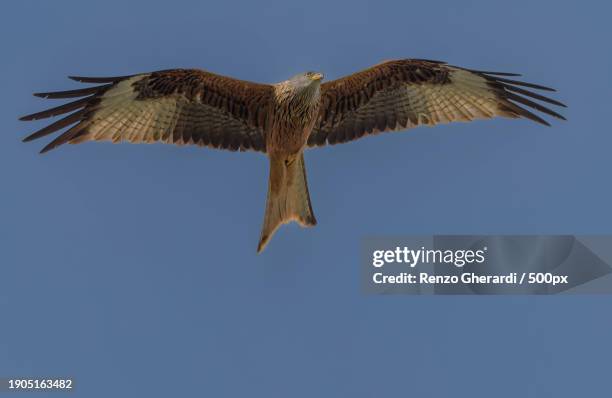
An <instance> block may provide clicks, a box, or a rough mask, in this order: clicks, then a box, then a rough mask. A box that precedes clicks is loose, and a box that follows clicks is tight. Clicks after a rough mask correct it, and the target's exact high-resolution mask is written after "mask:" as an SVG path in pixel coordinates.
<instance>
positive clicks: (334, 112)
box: [22, 59, 564, 251]
mask: <svg viewBox="0 0 612 398" xmlns="http://www.w3.org/2000/svg"><path fill="white" fill-rule="evenodd" d="M506 76H516V75H515V74H510V73H500V72H482V71H474V70H469V69H465V68H460V67H456V66H451V65H447V64H445V63H442V62H438V61H427V60H410V59H408V60H399V61H387V62H383V63H381V64H378V65H376V66H374V67H372V68H369V69H366V70H363V71H361V72H358V73H355V74H353V75H350V76H347V77H344V78H341V79H338V80H334V81H331V82H326V83H321V80H322V78H323V75H322V74H321V73H315V72H306V73H304V74H300V75H297V76H294V77H293V78H291V79H289V80H285V81H282V82H280V83H277V84H272V85H270V84H259V83H252V82H247V81H242V80H237V79H232V78H229V77H225V76H221V75H216V74H213V73H210V72H206V71H202V70H195V69H173V70H165V71H158V72H152V73H144V74H138V75H131V76H121V77H109V78H90V77H73V79H74V80H78V81H81V82H85V83H101V84H102V85H100V86H96V87H89V88H84V89H78V90H70V91H61V92H50V93H39V94H35V95H37V96H40V97H44V98H78V97H84V98H81V99H78V100H76V101H74V102H70V103H68V104H65V105H61V106H58V107H55V108H52V109H49V110H46V111H42V112H38V113H34V114H31V115H28V116H24V117H23V118H22V120H36V119H41V118H46V117H51V116H56V115H61V114H65V113H69V112H72V111H74V112H73V113H71V114H70V115H68V116H66V117H64V118H63V119H60V120H58V121H56V122H54V123H52V124H51V125H49V126H46V127H44V128H42V129H41V130H38V131H37V132H35V133H33V134H31V135H29V136H28V137H26V138H25V139H24V141H30V140H33V139H36V138H40V137H43V136H46V135H48V134H51V133H54V132H56V131H58V130H61V129H63V128H66V127H69V128H68V129H67V130H66V131H64V132H63V133H62V134H61V135H59V136H58V137H57V138H55V139H54V140H53V141H52V142H51V143H49V144H48V145H47V146H46V147H45V148H43V150H42V152H46V151H48V150H50V149H53V148H55V147H57V146H59V145H62V144H64V143H67V142H69V143H80V142H84V141H91V140H94V141H112V142H121V141H128V142H132V143H153V142H163V143H173V144H177V145H185V144H195V145H200V146H208V147H214V148H219V149H228V150H240V151H243V150H255V151H260V152H264V153H265V154H266V155H267V156H268V157H269V159H270V177H269V183H268V196H267V202H266V212H265V216H264V224H263V228H262V234H261V237H260V241H259V245H258V251H261V250H262V249H263V248H264V247H265V245H266V244H267V243H268V241H269V239H270V238H271V236H272V235H273V234H274V232H275V230H276V229H277V228H278V226H279V225H281V224H283V223H286V222H289V221H297V222H299V223H300V224H301V225H303V226H311V225H315V224H316V220H315V217H314V214H313V211H312V206H311V202H310V196H309V193H308V185H307V180H306V169H305V164H304V155H303V152H304V150H305V149H306V148H308V147H316V146H321V145H326V144H336V143H343V142H348V141H352V140H355V139H358V138H361V137H363V136H366V135H371V134H377V133H380V132H385V131H396V130H403V129H409V128H413V127H417V126H419V125H428V126H433V125H436V124H439V123H448V122H452V121H471V120H475V119H487V118H493V117H496V116H504V117H510V118H518V117H524V118H528V119H531V120H533V121H535V122H538V123H541V124H545V125H548V123H547V122H546V121H544V120H543V119H542V118H540V117H539V116H537V115H535V114H533V113H532V112H530V111H529V110H527V109H526V108H524V107H522V106H521V105H524V106H526V107H529V108H533V109H535V110H537V111H540V112H543V113H546V114H548V115H551V116H553V117H557V118H560V119H563V116H561V115H559V114H558V113H556V112H554V111H552V110H550V109H548V108H546V107H544V106H543V105H541V104H540V103H537V102H534V101H532V100H530V99H529V98H533V99H536V100H538V101H542V102H547V103H549V104H553V105H558V106H564V105H563V104H562V103H560V102H558V101H556V100H553V99H551V98H548V97H544V96H543V95H541V94H538V93H535V92H532V91H528V90H526V89H525V88H523V87H528V88H532V89H539V90H548V91H554V90H552V89H550V88H547V87H544V86H539V85H535V84H531V83H524V82H520V81H515V80H509V79H507V78H505V77H506ZM70 126H72V127H70Z"/></svg>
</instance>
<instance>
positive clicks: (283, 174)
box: [257, 153, 317, 253]
mask: <svg viewBox="0 0 612 398" xmlns="http://www.w3.org/2000/svg"><path fill="white" fill-rule="evenodd" d="M291 221H297V222H298V223H299V224H300V225H302V226H303V227H310V226H313V225H316V224H317V220H316V219H315V216H314V213H313V211H312V205H311V203H310V195H309V193H308V183H307V181H306V168H305V165H304V155H303V154H301V153H300V154H298V155H293V156H278V155H270V179H269V182H268V197H267V200H266V213H265V216H264V223H263V227H262V230H261V237H260V239H259V245H258V246H257V252H258V253H259V252H261V251H262V250H263V249H264V248H265V247H266V245H267V244H268V242H269V241H270V239H271V238H272V235H274V232H276V230H277V229H278V227H280V226H281V225H282V224H286V223H288V222H291Z"/></svg>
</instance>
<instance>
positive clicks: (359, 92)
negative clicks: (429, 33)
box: [308, 59, 565, 146]
mask: <svg viewBox="0 0 612 398" xmlns="http://www.w3.org/2000/svg"><path fill="white" fill-rule="evenodd" d="M506 76H517V75H516V74H513V73H500V72H483V71H475V70H469V69H465V68H460V67H456V66H451V65H447V64H446V63H444V62H438V61H428V60H417V59H406V60H399V61H387V62H383V63H381V64H378V65H376V66H373V67H371V68H369V69H366V70H363V71H361V72H358V73H355V74H353V75H350V76H346V77H344V78H341V79H338V80H334V81H331V82H327V83H324V84H322V85H321V97H322V99H321V101H322V102H321V110H320V114H319V119H318V122H317V124H316V125H315V127H314V129H313V131H312V133H311V134H310V136H309V139H308V145H309V146H321V145H326V144H336V143H343V142H348V141H352V140H356V139H358V138H361V137H363V136H366V135H369V134H376V133H380V132H385V131H396V130H405V129H408V128H412V127H416V126H419V125H430V126H432V125H436V124H439V123H448V122H453V121H471V120H475V119H488V118H493V117H496V116H504V117H511V118H518V117H524V118H527V119H531V120H533V121H535V122H538V123H542V124H545V125H548V123H547V122H546V121H545V120H543V119H542V118H540V117H539V116H537V115H535V114H534V113H532V112H531V111H529V110H528V109H526V108H525V107H527V108H532V109H535V110H537V111H539V112H542V113H545V114H548V115H550V116H553V117H556V118H559V119H564V118H563V116H561V115H559V114H558V113H556V112H554V111H552V110H550V109H548V108H546V107H544V106H543V105H541V104H539V103H536V102H534V101H532V100H530V99H529V98H533V99H536V100H539V101H543V102H547V103H549V104H553V105H557V106H565V105H563V104H562V103H560V102H559V101H556V100H554V99H551V98H548V97H544V96H543V95H540V94H538V93H535V92H533V91H529V90H526V89H525V88H523V87H528V88H531V89H536V90H545V91H554V90H553V89H551V88H548V87H544V86H540V85H536V84H531V83H524V82H520V81H516V80H510V79H507V78H505V77H506ZM528 97H529V98H528ZM523 106H524V107H523Z"/></svg>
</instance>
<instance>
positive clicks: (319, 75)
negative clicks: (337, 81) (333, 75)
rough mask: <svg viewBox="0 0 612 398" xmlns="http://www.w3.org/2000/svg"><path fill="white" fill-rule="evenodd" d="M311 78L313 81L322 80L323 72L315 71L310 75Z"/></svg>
mask: <svg viewBox="0 0 612 398" xmlns="http://www.w3.org/2000/svg"><path fill="white" fill-rule="evenodd" d="M311 79H312V80H314V81H319V80H323V73H315V74H313V75H312V77H311Z"/></svg>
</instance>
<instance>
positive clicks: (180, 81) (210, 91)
mask: <svg viewBox="0 0 612 398" xmlns="http://www.w3.org/2000/svg"><path fill="white" fill-rule="evenodd" d="M71 79H73V80H76V81H80V82H83V83H99V84H101V85H99V86H95V87H87V88H82V89H77V90H70V91H60V92H49V93H37V94H34V95H36V96H38V97H43V98H61V99H64V98H78V97H84V98H80V99H78V100H76V101H74V102H70V103H67V104H64V105H60V106H58V107H55V108H52V109H48V110H45V111H42V112H37V113H34V114H31V115H27V116H24V117H22V118H21V120H37V119H43V118H47V117H52V116H57V115H63V114H66V113H69V112H73V111H74V112H73V113H71V114H69V115H68V116H65V117H64V118H63V119H60V120H58V121H56V122H54V123H52V124H50V125H48V126H46V127H44V128H42V129H41V130H38V131H37V132H35V133H32V134H30V135H29V136H28V137H26V138H25V139H24V141H31V140H33V139H37V138H40V137H44V136H46V135H48V134H51V133H55V132H57V131H58V130H61V129H63V128H66V127H69V126H72V127H70V128H68V129H67V130H66V131H64V132H63V133H62V134H60V135H59V136H58V137H56V138H55V139H54V140H53V141H52V142H51V143H49V144H48V145H47V146H46V147H45V148H43V150H42V151H41V152H46V151H49V150H51V149H53V148H56V147H57V146H59V145H62V144H64V143H66V142H69V143H80V142H84V141H112V142H121V141H128V142H131V143H152V142H163V143H169V144H178V145H185V144H195V145H200V146H208V147H214V148H219V149H229V150H256V151H262V152H263V151H265V148H266V146H265V135H264V131H265V123H266V116H267V113H268V109H269V106H270V103H271V98H272V95H273V88H272V86H271V85H268V84H258V83H252V82H247V81H242V80H238V79H233V78H229V77H225V76H220V75H216V74H213V73H210V72H205V71H202V70H195V69H172V70H165V71H158V72H152V73H145V74H138V75H132V76H122V77H103V78H95V77H94V78H92V77H71Z"/></svg>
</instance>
